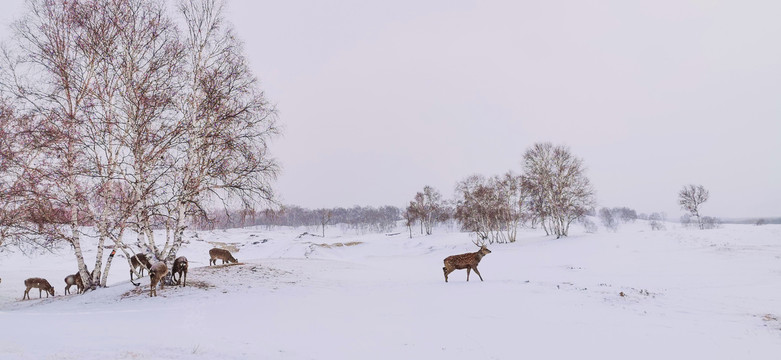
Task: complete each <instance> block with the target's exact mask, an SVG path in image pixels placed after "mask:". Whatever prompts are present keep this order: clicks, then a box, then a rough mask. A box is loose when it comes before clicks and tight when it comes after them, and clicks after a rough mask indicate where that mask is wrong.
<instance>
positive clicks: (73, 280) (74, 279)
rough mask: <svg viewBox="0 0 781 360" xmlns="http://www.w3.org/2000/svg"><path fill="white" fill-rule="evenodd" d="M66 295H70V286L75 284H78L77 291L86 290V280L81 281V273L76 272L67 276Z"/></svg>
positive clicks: (79, 292)
mask: <svg viewBox="0 0 781 360" xmlns="http://www.w3.org/2000/svg"><path fill="white" fill-rule="evenodd" d="M65 285H66V286H65V295H68V294H69V293H70V288H71V286H73V285H76V293H77V294H81V293H83V292H84V282H83V281H81V275H79V273H75V274H73V275H68V276H66V277H65Z"/></svg>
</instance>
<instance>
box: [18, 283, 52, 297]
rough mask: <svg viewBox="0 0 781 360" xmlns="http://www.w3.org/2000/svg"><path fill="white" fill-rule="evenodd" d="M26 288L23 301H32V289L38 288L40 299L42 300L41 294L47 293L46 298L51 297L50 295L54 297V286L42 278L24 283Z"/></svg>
mask: <svg viewBox="0 0 781 360" xmlns="http://www.w3.org/2000/svg"><path fill="white" fill-rule="evenodd" d="M24 286H27V289H26V290H24V295H23V296H22V300H24V298H27V299H28V300H29V299H30V289H32V288H38V298H39V299H40V298H41V292H42V291H46V297H47V298H48V297H49V294H51V295H52V296H54V286H52V285H51V284H49V282H48V281H46V279H41V278H29V279H27V280H25V281H24Z"/></svg>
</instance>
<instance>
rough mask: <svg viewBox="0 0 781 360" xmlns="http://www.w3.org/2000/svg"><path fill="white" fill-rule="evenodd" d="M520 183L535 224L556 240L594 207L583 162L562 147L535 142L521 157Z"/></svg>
mask: <svg viewBox="0 0 781 360" xmlns="http://www.w3.org/2000/svg"><path fill="white" fill-rule="evenodd" d="M523 169H524V172H523V182H524V187H526V188H527V189H529V196H530V203H531V208H532V211H533V212H534V215H535V216H534V217H535V220H536V222H537V223H539V224H541V225H542V227H543V229H545V232H546V233H551V232H552V233H553V234H555V235H556V237H557V238H560V237H562V236H567V233H568V231H569V226H570V224H571V223H572V222H573V221H575V220H576V219H579V218H580V217H582V216H584V215H585V214H586V213H587V212H588V211H589V209H591V208H592V207H593V206H594V190H593V188H592V187H591V182H590V181H589V179H588V178H587V177H586V175H585V167H584V165H583V161H582V160H581V159H579V158H577V157H575V156H574V155H573V154H572V153H571V152H570V150H569V148H567V147H565V146H553V145H552V144H551V143H538V144H535V145H534V146H532V148H530V149H529V150H527V151H526V153H525V154H524V156H523Z"/></svg>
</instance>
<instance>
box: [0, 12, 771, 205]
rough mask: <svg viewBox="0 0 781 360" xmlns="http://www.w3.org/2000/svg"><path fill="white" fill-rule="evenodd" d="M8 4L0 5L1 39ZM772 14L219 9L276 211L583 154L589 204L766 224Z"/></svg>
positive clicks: (377, 196)
mask: <svg viewBox="0 0 781 360" xmlns="http://www.w3.org/2000/svg"><path fill="white" fill-rule="evenodd" d="M22 3H23V0H3V10H4V13H3V14H0V21H2V26H3V28H2V32H0V34H2V35H3V36H2V38H3V39H7V38H8V27H7V24H8V23H9V21H10V20H11V19H12V18H15V17H17V16H18V15H19V14H20V13H21V10H22V8H23V7H22ZM778 14H781V2H778V1H710V0H709V1H684V0H675V1H665V0H662V1H660V0H657V1H648V2H644V3H641V2H636V1H631V2H629V1H596V2H593V1H592V2H584V1H503V2H498V1H456V0H446V1H445V0H443V1H406V0H404V1H358V0H355V1H272V2H268V1H256V0H233V1H231V2H230V8H229V12H228V18H229V20H230V21H231V22H232V23H233V24H234V25H235V27H236V29H237V31H238V34H239V36H240V37H241V39H243V40H244V42H245V45H246V53H247V56H248V57H249V58H250V61H251V63H252V66H253V68H254V70H255V73H256V75H257V76H258V77H259V78H260V80H261V82H262V87H263V89H264V90H265V91H266V94H267V96H268V98H269V99H270V100H271V101H272V102H273V103H275V104H276V105H277V107H278V108H279V111H280V113H279V114H280V122H281V124H282V125H283V126H284V135H283V136H282V137H280V138H279V139H277V140H276V141H275V142H274V143H273V148H272V151H273V153H274V155H275V156H276V157H277V158H278V159H279V161H280V162H281V163H282V165H283V173H282V176H281V177H280V179H279V181H278V185H277V189H278V191H279V193H280V195H281V198H282V200H283V202H285V203H288V204H298V205H302V206H306V207H333V206H352V205H375V206H376V205H385V204H389V205H396V206H403V205H405V204H406V203H407V202H408V201H409V200H410V199H411V198H412V197H413V195H414V194H415V192H416V191H420V190H421V189H422V188H423V186H424V185H432V186H434V187H436V188H438V189H439V190H440V191H441V192H442V193H443V194H444V195H445V196H446V197H450V196H451V194H452V192H453V188H454V185H455V183H456V182H457V181H458V180H461V179H463V178H464V177H466V176H468V175H471V174H475V173H480V174H484V175H494V174H500V173H504V172H506V171H507V170H514V171H515V172H519V171H520V167H521V164H520V161H521V156H522V154H523V152H524V151H525V150H526V149H527V148H528V147H529V146H531V145H532V144H533V143H535V142H540V141H551V142H553V143H555V144H566V145H569V146H570V147H571V149H572V151H573V152H574V153H575V154H576V155H577V156H579V157H581V158H583V160H584V161H585V164H586V165H587V167H588V176H589V177H590V179H591V180H592V182H593V184H594V186H595V188H596V190H597V199H598V202H599V205H600V206H629V207H632V208H635V209H637V210H638V211H639V212H653V211H665V212H667V213H668V216H669V217H673V218H677V217H678V216H679V215H680V214H681V213H682V211H681V210H679V209H678V206H677V201H676V196H677V191H678V190H679V189H680V188H681V187H682V186H683V185H684V184H688V183H694V184H702V185H704V186H705V187H706V188H708V189H709V190H710V192H711V199H710V200H709V201H708V203H706V204H705V205H704V206H703V213H704V214H705V215H714V216H722V217H744V216H781V205H779V204H781V156H780V155H781V46H779V39H781V21H778Z"/></svg>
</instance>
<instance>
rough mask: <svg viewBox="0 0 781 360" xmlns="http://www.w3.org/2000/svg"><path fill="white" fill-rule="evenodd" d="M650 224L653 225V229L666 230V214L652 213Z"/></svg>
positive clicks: (649, 218)
mask: <svg viewBox="0 0 781 360" xmlns="http://www.w3.org/2000/svg"><path fill="white" fill-rule="evenodd" d="M648 220H649V225H651V230H665V228H666V227H665V226H664V220H665V216H664V215H663V214H662V213H656V212H655V213H652V214H651V215H650V216H649V217H648Z"/></svg>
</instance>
